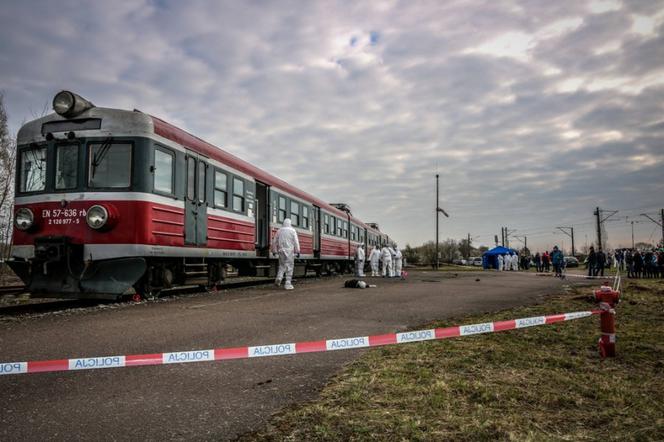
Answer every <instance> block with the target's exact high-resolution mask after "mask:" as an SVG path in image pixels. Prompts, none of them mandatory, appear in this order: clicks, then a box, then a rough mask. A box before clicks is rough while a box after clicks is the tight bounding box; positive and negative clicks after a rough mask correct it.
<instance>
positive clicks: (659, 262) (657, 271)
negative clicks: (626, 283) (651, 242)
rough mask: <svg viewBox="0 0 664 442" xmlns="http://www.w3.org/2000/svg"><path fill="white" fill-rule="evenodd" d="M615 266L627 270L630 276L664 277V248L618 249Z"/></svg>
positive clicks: (615, 254) (614, 260)
mask: <svg viewBox="0 0 664 442" xmlns="http://www.w3.org/2000/svg"><path fill="white" fill-rule="evenodd" d="M612 258H613V260H612V261H613V267H615V268H618V269H620V270H621V271H624V272H627V277H628V278H664V250H663V249H660V250H655V249H651V250H632V249H618V250H616V251H615V252H614V254H613V256H612Z"/></svg>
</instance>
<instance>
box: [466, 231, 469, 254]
mask: <svg viewBox="0 0 664 442" xmlns="http://www.w3.org/2000/svg"><path fill="white" fill-rule="evenodd" d="M466 247H467V252H468V253H467V256H466V259H468V258H470V233H469V234H468V242H467V243H466Z"/></svg>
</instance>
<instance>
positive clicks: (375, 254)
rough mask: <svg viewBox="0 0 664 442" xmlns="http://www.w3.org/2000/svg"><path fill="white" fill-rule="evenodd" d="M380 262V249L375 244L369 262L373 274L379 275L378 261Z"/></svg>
mask: <svg viewBox="0 0 664 442" xmlns="http://www.w3.org/2000/svg"><path fill="white" fill-rule="evenodd" d="M379 262H380V250H378V249H377V248H376V247H375V246H374V247H372V248H371V253H370V254H369V263H370V264H371V276H378V263H379Z"/></svg>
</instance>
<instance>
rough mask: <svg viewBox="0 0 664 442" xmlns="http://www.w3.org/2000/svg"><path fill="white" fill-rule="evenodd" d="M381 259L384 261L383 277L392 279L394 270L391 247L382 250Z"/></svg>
mask: <svg viewBox="0 0 664 442" xmlns="http://www.w3.org/2000/svg"><path fill="white" fill-rule="evenodd" d="M380 259H381V261H383V277H386V276H387V277H388V278H391V277H392V276H393V272H394V270H392V252H391V251H390V248H389V247H387V246H385V247H383V248H382V249H381V251H380Z"/></svg>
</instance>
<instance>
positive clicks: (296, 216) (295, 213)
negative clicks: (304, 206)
mask: <svg viewBox="0 0 664 442" xmlns="http://www.w3.org/2000/svg"><path fill="white" fill-rule="evenodd" d="M290 217H291V222H292V223H293V225H294V226H299V225H300V204H299V203H296V202H295V201H291V203H290Z"/></svg>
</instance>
